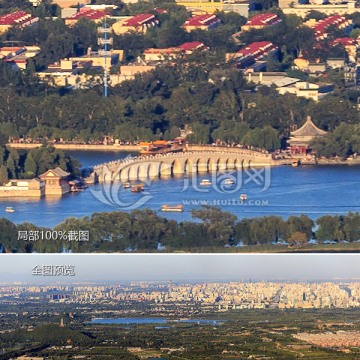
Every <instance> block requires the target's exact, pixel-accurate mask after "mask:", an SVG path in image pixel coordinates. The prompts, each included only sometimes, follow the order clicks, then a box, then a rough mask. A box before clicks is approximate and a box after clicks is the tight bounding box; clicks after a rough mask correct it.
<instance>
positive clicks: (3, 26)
mask: <svg viewBox="0 0 360 360" xmlns="http://www.w3.org/2000/svg"><path fill="white" fill-rule="evenodd" d="M38 21H39V18H38V17H34V16H32V15H31V14H28V13H27V12H25V11H15V12H13V13H11V14H7V15H3V16H0V34H3V33H5V32H6V31H8V30H9V29H10V28H11V27H13V26H18V27H21V28H24V27H27V26H30V25H33V24H35V23H37V22H38Z"/></svg>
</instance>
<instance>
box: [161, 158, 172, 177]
mask: <svg viewBox="0 0 360 360" xmlns="http://www.w3.org/2000/svg"><path fill="white" fill-rule="evenodd" d="M159 176H160V177H169V176H171V164H168V163H166V162H164V161H161V162H160V165H159Z"/></svg>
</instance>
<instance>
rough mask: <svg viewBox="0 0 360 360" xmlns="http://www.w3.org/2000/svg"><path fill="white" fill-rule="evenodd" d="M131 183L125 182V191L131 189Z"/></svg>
mask: <svg viewBox="0 0 360 360" xmlns="http://www.w3.org/2000/svg"><path fill="white" fill-rule="evenodd" d="M130 187H131V186H130V183H129V182H125V183H123V188H124V189H130Z"/></svg>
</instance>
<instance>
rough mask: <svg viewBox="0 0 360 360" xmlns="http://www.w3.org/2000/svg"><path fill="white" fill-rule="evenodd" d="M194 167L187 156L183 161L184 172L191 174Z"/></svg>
mask: <svg viewBox="0 0 360 360" xmlns="http://www.w3.org/2000/svg"><path fill="white" fill-rule="evenodd" d="M194 170H195V172H196V168H195V169H194V163H193V161H192V160H191V159H190V158H187V159H186V160H185V163H184V174H191V173H193V172H194Z"/></svg>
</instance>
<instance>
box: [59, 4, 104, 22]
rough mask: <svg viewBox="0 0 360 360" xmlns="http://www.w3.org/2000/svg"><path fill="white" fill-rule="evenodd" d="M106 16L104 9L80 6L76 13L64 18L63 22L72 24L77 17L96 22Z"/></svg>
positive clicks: (76, 20) (77, 19)
mask: <svg viewBox="0 0 360 360" xmlns="http://www.w3.org/2000/svg"><path fill="white" fill-rule="evenodd" d="M106 16H108V14H107V12H106V11H103V10H93V9H89V8H86V7H84V8H81V9H80V10H79V11H78V12H77V13H76V14H74V15H71V16H69V17H68V18H66V19H65V24H66V25H68V26H74V25H75V24H76V23H77V22H78V21H79V19H81V18H86V19H88V20H91V21H94V22H96V23H99V22H102V21H103V20H104V18H105V17H106Z"/></svg>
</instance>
